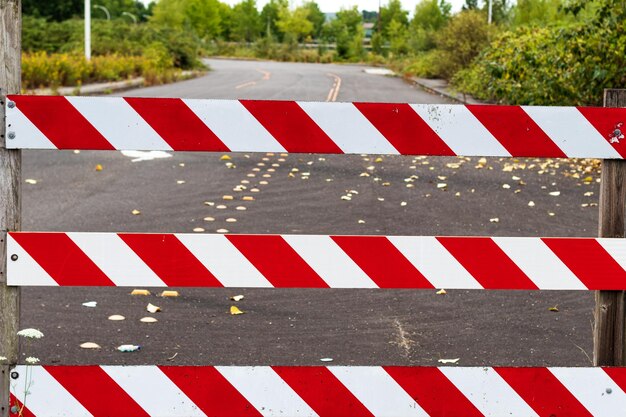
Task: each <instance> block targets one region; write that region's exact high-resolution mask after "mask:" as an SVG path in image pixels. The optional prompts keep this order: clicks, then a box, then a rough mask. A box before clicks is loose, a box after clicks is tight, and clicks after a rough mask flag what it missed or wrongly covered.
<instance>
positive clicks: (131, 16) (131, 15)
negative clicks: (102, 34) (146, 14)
mask: <svg viewBox="0 0 626 417" xmlns="http://www.w3.org/2000/svg"><path fill="white" fill-rule="evenodd" d="M122 16H128V17H130V18H131V19H133V22H134V23H135V24H137V16H135V15H134V14H132V13H128V12H122Z"/></svg>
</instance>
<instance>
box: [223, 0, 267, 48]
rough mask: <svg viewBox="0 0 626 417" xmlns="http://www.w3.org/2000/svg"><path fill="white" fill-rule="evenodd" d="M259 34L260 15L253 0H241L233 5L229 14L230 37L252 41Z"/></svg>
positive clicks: (236, 39)
mask: <svg viewBox="0 0 626 417" xmlns="http://www.w3.org/2000/svg"><path fill="white" fill-rule="evenodd" d="M260 34H261V16H260V15H259V12H258V10H257V8H256V1H255V0H243V1H242V2H240V3H237V4H236V5H235V6H233V9H232V13H231V16H230V38H231V39H232V40H235V41H245V42H252V41H254V40H256V39H257V38H258V37H259V36H260Z"/></svg>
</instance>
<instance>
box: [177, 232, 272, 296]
mask: <svg viewBox="0 0 626 417" xmlns="http://www.w3.org/2000/svg"><path fill="white" fill-rule="evenodd" d="M176 237H177V238H178V239H179V240H180V241H181V242H182V244H183V245H185V246H186V247H187V249H189V251H190V252H191V253H192V254H193V256H195V257H196V258H197V259H198V261H200V262H201V263H202V265H204V266H205V268H206V269H208V270H209V271H210V272H211V273H212V274H213V275H214V276H215V278H217V280H218V281H219V282H221V283H222V285H224V287H247V288H270V287H273V285H272V284H271V283H270V282H269V281H268V280H267V279H266V278H265V277H264V276H263V274H261V273H260V272H259V271H258V270H257V269H256V268H255V267H254V265H252V264H251V263H250V261H248V259H246V257H245V256H244V255H243V254H242V253H241V252H239V251H238V250H237V248H235V246H234V245H233V244H232V243H230V241H229V240H228V238H226V236H224V235H209V234H207V235H197V234H196V235H192V234H177V235H176Z"/></svg>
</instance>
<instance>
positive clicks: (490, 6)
mask: <svg viewBox="0 0 626 417" xmlns="http://www.w3.org/2000/svg"><path fill="white" fill-rule="evenodd" d="M492 19H493V0H489V16H488V17H487V23H489V24H491V22H492Z"/></svg>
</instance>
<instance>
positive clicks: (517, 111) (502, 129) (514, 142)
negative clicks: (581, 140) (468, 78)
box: [466, 105, 567, 158]
mask: <svg viewBox="0 0 626 417" xmlns="http://www.w3.org/2000/svg"><path fill="white" fill-rule="evenodd" d="M466 107H467V109H468V110H469V111H470V112H471V113H472V114H473V115H474V116H475V117H476V118H477V119H478V120H479V121H480V123H482V124H483V125H484V126H485V127H486V128H487V130H488V131H489V132H490V133H491V134H492V135H493V136H494V137H495V138H496V139H498V141H499V142H500V143H501V144H502V146H504V147H505V148H506V150H507V151H509V153H510V154H511V156H526V157H542V158H567V155H565V153H563V151H562V150H561V149H560V148H559V147H558V146H557V145H556V143H554V141H552V139H550V137H549V136H548V135H546V133H545V132H544V131H543V130H542V129H541V128H540V127H539V125H537V123H535V121H534V120H533V119H532V118H531V117H530V116H529V115H528V114H527V113H526V112H525V111H524V110H523V109H522V108H521V107H519V106H485V105H482V106H476V105H470V106H466Z"/></svg>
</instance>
